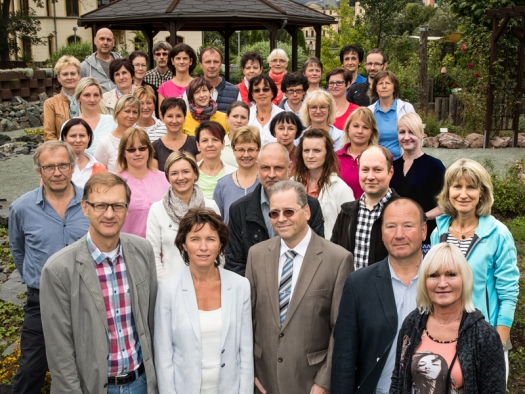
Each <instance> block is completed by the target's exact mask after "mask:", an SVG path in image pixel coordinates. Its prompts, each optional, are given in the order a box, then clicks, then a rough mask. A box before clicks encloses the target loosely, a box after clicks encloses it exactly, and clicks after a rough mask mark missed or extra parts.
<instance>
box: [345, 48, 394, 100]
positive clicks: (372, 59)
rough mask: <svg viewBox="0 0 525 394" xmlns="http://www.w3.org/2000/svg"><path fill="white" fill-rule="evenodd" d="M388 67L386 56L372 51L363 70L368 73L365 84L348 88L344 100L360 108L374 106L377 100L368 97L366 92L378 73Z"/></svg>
mask: <svg viewBox="0 0 525 394" xmlns="http://www.w3.org/2000/svg"><path fill="white" fill-rule="evenodd" d="M387 67H388V61H387V57H386V54H385V53H384V52H383V51H381V50H380V49H372V50H371V51H370V52H368V55H366V63H365V68H366V71H367V73H368V79H367V80H366V82H363V83H358V84H355V85H352V86H350V88H349V89H348V91H347V93H346V99H347V100H348V101H349V102H350V103H354V104H357V105H359V106H360V107H368V106H369V105H371V104H374V103H375V102H376V101H377V99H372V98H370V97H368V91H369V90H370V86H371V85H372V81H373V80H374V78H375V76H376V75H377V73H378V72H380V71H383V70H386V68H387Z"/></svg>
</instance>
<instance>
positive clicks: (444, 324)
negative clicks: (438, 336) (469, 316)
mask: <svg viewBox="0 0 525 394" xmlns="http://www.w3.org/2000/svg"><path fill="white" fill-rule="evenodd" d="M462 316H463V315H462ZM462 316H460V317H458V318H457V319H454V320H451V321H448V322H446V323H443V324H441V323H440V322H438V320H437V319H436V316H434V320H435V321H436V323H437V324H439V325H440V326H441V327H443V326H446V325H447V324H450V323H452V322H454V321H458V320H459V319H461V318H462Z"/></svg>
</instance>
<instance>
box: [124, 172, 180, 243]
mask: <svg viewBox="0 0 525 394" xmlns="http://www.w3.org/2000/svg"><path fill="white" fill-rule="evenodd" d="M118 175H119V176H120V177H121V178H122V179H124V180H125V181H126V183H127V184H128V186H129V188H130V189H131V201H130V203H129V206H128V216H127V217H126V221H125V222H124V225H123V226H122V229H121V231H122V232H123V233H129V234H135V235H138V236H139V237H142V238H146V223H147V221H148V214H149V208H150V207H151V204H153V203H154V202H157V201H160V200H162V198H163V197H164V194H165V193H166V191H167V190H168V189H169V188H170V184H169V182H168V181H167V180H166V176H165V175H164V173H163V172H162V171H152V170H149V171H148V175H147V176H146V178H144V179H136V178H133V177H132V176H131V175H129V174H128V172H126V171H123V172H119V173H118Z"/></svg>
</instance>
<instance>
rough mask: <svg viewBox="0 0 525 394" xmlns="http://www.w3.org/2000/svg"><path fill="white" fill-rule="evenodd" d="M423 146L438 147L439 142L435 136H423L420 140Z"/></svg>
mask: <svg viewBox="0 0 525 394" xmlns="http://www.w3.org/2000/svg"><path fill="white" fill-rule="evenodd" d="M422 146H423V148H437V147H439V142H438V140H437V138H436V137H425V138H423V142H422Z"/></svg>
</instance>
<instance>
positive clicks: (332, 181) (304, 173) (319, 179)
mask: <svg viewBox="0 0 525 394" xmlns="http://www.w3.org/2000/svg"><path fill="white" fill-rule="evenodd" d="M294 179H295V180H296V181H297V182H300V183H302V184H303V185H304V187H305V189H306V193H307V194H308V195H310V196H312V197H315V198H317V199H318V200H319V205H321V210H322V211H323V217H324V236H325V238H326V239H330V238H331V237H332V230H333V228H334V224H335V221H336V219H337V215H338V214H339V211H341V205H342V204H344V203H345V202H349V201H354V192H353V191H352V189H351V188H350V186H348V185H347V184H346V183H345V182H344V181H343V180H342V179H341V178H340V177H339V160H337V155H336V153H335V151H334V142H333V141H332V138H331V137H330V135H329V134H327V133H326V132H325V131H324V130H322V129H307V130H306V131H305V132H304V134H303V135H302V137H301V139H300V140H299V145H297V162H296V166H295V175H294Z"/></svg>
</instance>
